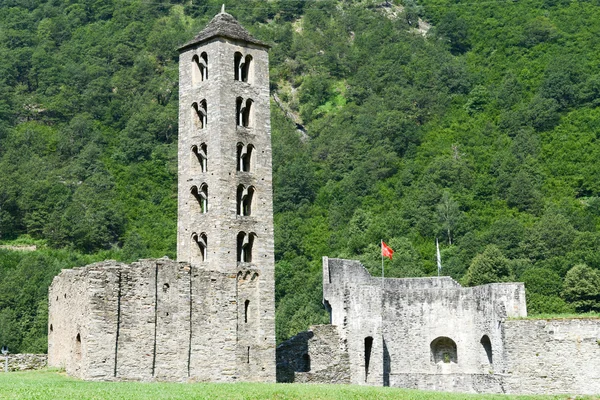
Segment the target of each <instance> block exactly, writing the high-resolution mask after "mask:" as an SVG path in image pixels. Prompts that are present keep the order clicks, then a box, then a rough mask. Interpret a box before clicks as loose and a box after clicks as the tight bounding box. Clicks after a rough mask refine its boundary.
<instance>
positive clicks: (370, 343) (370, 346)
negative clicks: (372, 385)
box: [365, 336, 373, 382]
mask: <svg viewBox="0 0 600 400" xmlns="http://www.w3.org/2000/svg"><path fill="white" fill-rule="evenodd" d="M371 350H373V337H372V336H367V337H366V338H365V382H366V381H367V379H368V378H369V363H370V362H371Z"/></svg>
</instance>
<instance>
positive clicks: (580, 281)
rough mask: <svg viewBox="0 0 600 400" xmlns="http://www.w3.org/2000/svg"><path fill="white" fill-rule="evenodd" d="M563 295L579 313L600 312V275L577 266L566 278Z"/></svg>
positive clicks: (582, 266) (585, 267)
mask: <svg viewBox="0 0 600 400" xmlns="http://www.w3.org/2000/svg"><path fill="white" fill-rule="evenodd" d="M562 295H563V297H564V299H565V300H566V301H568V302H569V303H571V304H572V305H573V306H574V307H575V309H576V310H577V311H578V312H589V311H600V273H598V270H595V269H592V268H590V267H588V266H587V265H585V264H578V265H575V266H574V267H573V268H571V269H570V270H569V272H567V275H566V276H565V281H564V285H563V291H562Z"/></svg>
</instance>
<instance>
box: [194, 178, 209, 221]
mask: <svg viewBox="0 0 600 400" xmlns="http://www.w3.org/2000/svg"><path fill="white" fill-rule="evenodd" d="M190 193H191V194H192V196H194V199H195V200H196V201H197V202H198V205H199V206H200V212H201V213H202V214H206V213H207V212H208V185H207V184H206V183H203V184H202V185H200V189H198V187H197V186H192V188H191V189H190Z"/></svg>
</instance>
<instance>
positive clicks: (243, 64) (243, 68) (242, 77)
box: [233, 52, 252, 82]
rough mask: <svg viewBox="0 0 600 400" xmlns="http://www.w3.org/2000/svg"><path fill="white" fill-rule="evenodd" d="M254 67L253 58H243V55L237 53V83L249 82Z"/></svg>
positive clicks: (234, 59)
mask: <svg viewBox="0 0 600 400" xmlns="http://www.w3.org/2000/svg"><path fill="white" fill-rule="evenodd" d="M251 66H252V56H251V55H247V56H245V57H244V56H243V55H242V53H239V52H237V53H235V55H234V56H233V68H234V75H235V80H236V81H242V82H248V81H249V77H250V70H251Z"/></svg>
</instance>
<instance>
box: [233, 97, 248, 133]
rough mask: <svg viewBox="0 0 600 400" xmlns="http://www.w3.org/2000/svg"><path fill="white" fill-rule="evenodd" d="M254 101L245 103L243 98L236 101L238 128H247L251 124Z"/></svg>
mask: <svg viewBox="0 0 600 400" xmlns="http://www.w3.org/2000/svg"><path fill="white" fill-rule="evenodd" d="M251 111H252V100H250V99H247V100H246V101H244V99H242V98H241V97H238V98H237V100H236V123H237V126H243V127H244V128H247V127H249V126H250V124H251V122H252V121H251Z"/></svg>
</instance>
